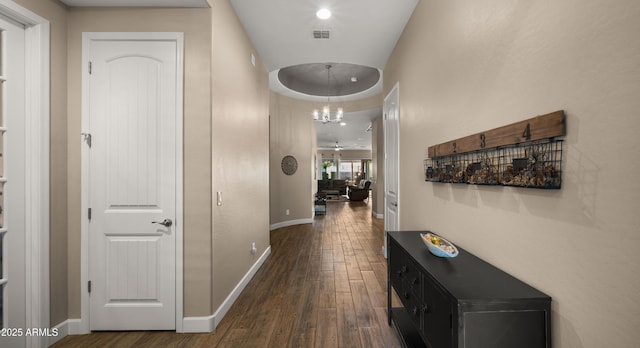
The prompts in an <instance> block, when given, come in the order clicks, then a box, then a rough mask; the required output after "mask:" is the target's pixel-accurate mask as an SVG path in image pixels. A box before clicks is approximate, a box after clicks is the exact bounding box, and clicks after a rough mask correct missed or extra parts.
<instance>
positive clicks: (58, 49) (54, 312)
mask: <svg viewBox="0 0 640 348" xmlns="http://www.w3.org/2000/svg"><path fill="white" fill-rule="evenodd" d="M13 1H14V2H15V3H17V4H18V5H20V6H22V7H24V8H26V9H28V10H30V11H32V12H33V13H36V14H38V15H39V16H41V17H43V18H45V19H47V20H48V21H49V24H50V38H51V41H50V44H51V49H50V52H49V54H50V57H51V63H50V71H51V73H50V80H51V83H50V100H51V103H50V112H51V119H50V122H51V123H50V127H51V129H50V142H51V144H50V163H51V164H50V170H51V172H50V173H51V179H50V183H51V185H50V199H51V210H50V221H51V222H50V238H49V241H50V279H51V282H50V283H51V290H50V298H51V301H50V304H51V309H50V311H51V321H50V322H51V324H52V325H51V326H55V325H57V324H59V323H61V322H63V321H65V320H67V318H68V299H67V293H68V270H67V267H68V262H67V242H68V239H67V218H66V216H67V22H66V20H67V11H66V7H65V6H64V5H62V4H60V3H59V2H57V1H41V0H13Z"/></svg>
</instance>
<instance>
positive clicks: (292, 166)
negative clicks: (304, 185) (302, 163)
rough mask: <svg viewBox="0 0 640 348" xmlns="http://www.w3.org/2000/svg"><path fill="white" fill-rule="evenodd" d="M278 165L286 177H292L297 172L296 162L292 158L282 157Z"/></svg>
mask: <svg viewBox="0 0 640 348" xmlns="http://www.w3.org/2000/svg"><path fill="white" fill-rule="evenodd" d="M280 165H281V167H282V172H283V173H285V174H287V175H293V173H295V172H296V170H298V161H297V160H296V158H295V157H293V156H284V157H283V158H282V163H281V164H280Z"/></svg>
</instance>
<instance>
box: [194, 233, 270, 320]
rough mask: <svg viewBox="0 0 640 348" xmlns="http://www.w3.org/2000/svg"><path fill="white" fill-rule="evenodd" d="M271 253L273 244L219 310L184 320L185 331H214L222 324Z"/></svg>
mask: <svg viewBox="0 0 640 348" xmlns="http://www.w3.org/2000/svg"><path fill="white" fill-rule="evenodd" d="M269 254H271V246H269V247H267V249H266V250H265V251H264V253H262V255H261V256H260V258H259V259H258V260H257V261H256V262H255V263H254V264H253V266H251V268H250V269H249V271H248V272H247V274H245V275H244V277H242V279H241V280H240V282H239V283H238V284H237V285H236V287H235V288H234V289H233V291H231V293H230V294H229V296H227V298H226V299H225V300H224V302H222V305H220V307H219V308H218V310H217V311H216V312H215V313H213V314H212V315H210V316H206V317H187V318H184V319H183V321H182V330H183V332H213V330H215V328H216V327H217V326H218V324H220V321H222V318H224V316H225V315H226V314H227V312H228V311H229V309H230V308H231V306H232V305H233V303H234V302H235V301H236V300H237V299H238V296H240V293H242V290H244V288H245V287H246V286H247V284H249V281H251V279H253V276H254V275H255V274H256V272H258V270H259V269H260V267H261V266H262V264H263V263H264V262H265V261H266V260H267V257H268V256H269Z"/></svg>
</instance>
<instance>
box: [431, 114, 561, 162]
mask: <svg viewBox="0 0 640 348" xmlns="http://www.w3.org/2000/svg"><path fill="white" fill-rule="evenodd" d="M565 134H566V126H565V114H564V110H559V111H555V112H552V113H549V114H546V115H541V116H537V117H533V118H530V119H528V120H524V121H520V122H516V123H512V124H510V125H506V126H502V127H498V128H494V129H492V130H488V131H486V132H481V133H477V134H473V135H469V136H466V137H463V138H460V139H456V140H451V141H448V142H446V143H442V144H438V145H434V146H430V147H429V150H428V154H429V157H430V158H438V157H442V156H450V155H455V154H462V153H467V152H473V151H477V150H483V149H490V148H497V147H501V146H507V145H515V144H519V143H523V142H528V141H534V140H541V139H549V138H554V137H559V136H564V135H565Z"/></svg>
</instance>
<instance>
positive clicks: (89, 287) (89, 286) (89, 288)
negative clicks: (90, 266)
mask: <svg viewBox="0 0 640 348" xmlns="http://www.w3.org/2000/svg"><path fill="white" fill-rule="evenodd" d="M87 290H89V293H91V281H89V283H88V284H87Z"/></svg>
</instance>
